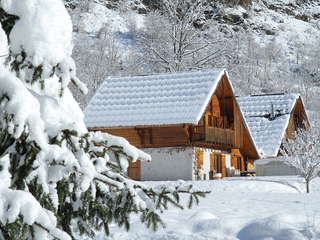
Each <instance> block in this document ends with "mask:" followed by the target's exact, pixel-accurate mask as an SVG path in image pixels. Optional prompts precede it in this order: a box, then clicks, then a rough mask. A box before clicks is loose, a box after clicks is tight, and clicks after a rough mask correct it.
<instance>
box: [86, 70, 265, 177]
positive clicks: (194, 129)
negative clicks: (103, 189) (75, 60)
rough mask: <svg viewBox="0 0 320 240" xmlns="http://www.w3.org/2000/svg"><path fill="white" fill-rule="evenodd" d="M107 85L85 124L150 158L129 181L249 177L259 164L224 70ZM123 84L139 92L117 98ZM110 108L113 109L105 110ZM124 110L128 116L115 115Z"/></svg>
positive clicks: (136, 166)
mask: <svg viewBox="0 0 320 240" xmlns="http://www.w3.org/2000/svg"><path fill="white" fill-rule="evenodd" d="M165 80H168V81H165ZM159 82H160V83H159ZM104 83H105V86H104V85H102V87H100V88H99V89H98V91H97V93H96V94H95V95H94V96H93V99H92V100H91V101H90V103H89V104H88V106H87V107H86V109H85V110H84V113H85V123H86V125H87V127H88V128H89V129H90V130H91V131H101V132H108V133H110V134H113V135H116V136H121V137H124V138H126V139H127V140H128V141H129V142H130V143H131V144H132V145H134V146H136V147H138V148H141V149H143V150H144V151H146V152H148V153H150V155H151V156H152V161H151V162H150V163H146V162H142V163H141V162H135V163H130V166H129V168H128V176H130V177H131V178H133V179H136V180H177V179H184V180H194V179H196V178H200V179H206V180H208V179H211V178H212V176H213V174H214V173H221V174H222V177H226V176H230V175H232V169H233V168H235V169H238V170H240V171H244V170H246V165H247V164H246V163H247V162H248V161H253V160H255V159H258V158H259V154H258V152H257V150H256V148H255V145H254V143H253V140H252V138H251V135H250V133H249V131H248V127H247V125H246V123H245V121H244V118H243V116H242V114H241V112H240V110H239V107H238V104H237V101H236V98H235V96H234V93H233V89H232V86H231V84H230V82H229V80H228V75H227V73H226V72H225V70H224V69H216V70H213V71H206V72H192V73H188V74H187V75H186V73H175V74H162V75H154V76H140V77H135V78H134V80H132V78H109V79H106V80H105V82H104ZM122 84H123V86H125V85H126V84H128V86H129V87H132V88H134V89H135V91H136V92H132V93H131V92H130V90H128V91H129V93H127V92H124V93H121V94H119V96H116V97H114V94H116V92H117V91H118V90H119V89H116V88H117V87H119V86H120V85H122ZM157 84H159V85H157ZM154 85H156V86H154ZM168 85H169V86H168ZM148 88H149V89H148ZM121 89H122V90H123V91H126V89H125V87H123V88H121ZM106 91H109V92H111V94H109V95H108V94H107V93H106V94H104V93H103V92H106ZM131 95H132V96H131ZM136 99H139V101H136ZM171 99H172V100H171ZM122 100H123V101H122ZM115 102H116V103H118V102H119V105H116V104H114V103H115ZM99 105H100V106H99ZM101 105H102V106H101ZM105 105H108V107H109V106H111V108H109V110H103V109H102V108H103V107H105ZM123 105H125V106H126V107H124V110H121V109H120V110H119V109H116V108H117V107H119V108H122V107H123ZM163 105H164V106H165V107H163ZM108 107H107V109H108ZM115 109H116V110H115ZM112 111H113V112H112ZM150 112H151V114H150ZM109 113H110V114H111V115H112V114H113V113H114V114H115V115H116V116H115V117H114V118H112V116H111V117H108V116H106V114H109ZM117 114H118V116H117ZM128 114H129V115H128ZM130 114H131V115H130ZM104 118H108V119H106V120H103V119H104ZM96 119H100V120H101V119H102V120H101V121H100V122H99V121H96Z"/></svg>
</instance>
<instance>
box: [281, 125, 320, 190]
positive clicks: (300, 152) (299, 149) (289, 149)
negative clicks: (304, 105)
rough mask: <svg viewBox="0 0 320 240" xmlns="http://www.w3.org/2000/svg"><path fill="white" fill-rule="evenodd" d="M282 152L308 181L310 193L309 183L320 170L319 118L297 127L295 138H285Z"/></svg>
mask: <svg viewBox="0 0 320 240" xmlns="http://www.w3.org/2000/svg"><path fill="white" fill-rule="evenodd" d="M281 153H282V154H283V156H284V157H285V159H286V162H287V163H288V164H289V165H291V166H292V167H295V168H296V169H297V172H298V173H299V174H300V175H301V176H302V177H303V178H304V179H305V181H306V190H307V193H309V190H310V188H309V183H310V181H311V180H312V179H314V178H315V177H317V174H318V172H319V170H320V129H319V120H317V121H315V122H313V123H312V124H311V125H310V126H307V124H305V127H304V128H300V129H297V131H296V133H295V139H285V140H284V141H283V149H282V150H281Z"/></svg>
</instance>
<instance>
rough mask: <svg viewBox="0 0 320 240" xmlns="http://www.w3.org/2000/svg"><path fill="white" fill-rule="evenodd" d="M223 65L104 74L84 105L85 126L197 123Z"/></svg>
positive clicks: (220, 75)
mask: <svg viewBox="0 0 320 240" xmlns="http://www.w3.org/2000/svg"><path fill="white" fill-rule="evenodd" d="M225 73H226V72H225V69H214V70H210V71H198V72H180V73H169V74H168V73H167V74H156V75H151V76H133V77H112V78H106V79H105V80H104V82H103V83H102V84H101V86H100V87H99V89H98V90H97V91H96V93H95V94H94V96H93V97H92V99H91V100H90V102H89V104H88V105H87V107H86V108H85V109H84V114H85V119H84V121H85V124H86V126H87V127H114V126H139V125H163V124H184V123H190V124H198V122H199V120H200V119H201V117H202V115H203V113H204V111H205V109H206V106H207V104H208V103H209V101H210V99H211V97H212V95H213V93H214V91H215V89H216V87H217V85H218V83H219V81H220V79H221V77H222V76H223V75H224V74H225Z"/></svg>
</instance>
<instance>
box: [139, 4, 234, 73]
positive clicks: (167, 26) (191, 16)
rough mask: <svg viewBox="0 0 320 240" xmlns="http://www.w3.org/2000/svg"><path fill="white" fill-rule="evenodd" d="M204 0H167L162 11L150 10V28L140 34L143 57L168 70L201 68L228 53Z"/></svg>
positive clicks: (156, 67)
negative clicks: (210, 18) (209, 16)
mask: <svg viewBox="0 0 320 240" xmlns="http://www.w3.org/2000/svg"><path fill="white" fill-rule="evenodd" d="M210 11H211V8H210V6H209V4H208V2H207V1H203V0H163V9H162V11H161V12H159V11H154V12H151V13H149V15H148V17H147V20H146V28H145V29H144V31H143V32H142V33H140V35H139V42H140V44H141V46H142V48H143V49H144V52H143V59H144V60H145V61H146V62H147V63H148V64H149V66H151V67H154V69H158V71H159V67H160V68H161V69H163V70H164V71H166V72H176V71H188V70H195V69H201V68H203V67H204V65H205V64H207V63H209V62H212V61H213V60H215V59H217V58H218V57H219V56H222V55H225V54H226V53H228V50H230V49H229V47H230V46H227V44H223V41H222V39H221V34H222V33H220V32H219V31H214V30H213V29H212V28H211V26H210V24H213V22H212V21H210V20H209V19H207V17H206V13H208V12H210Z"/></svg>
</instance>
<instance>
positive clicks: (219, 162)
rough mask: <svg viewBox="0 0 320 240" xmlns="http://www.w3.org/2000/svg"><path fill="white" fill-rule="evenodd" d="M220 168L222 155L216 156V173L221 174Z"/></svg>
mask: <svg viewBox="0 0 320 240" xmlns="http://www.w3.org/2000/svg"><path fill="white" fill-rule="evenodd" d="M220 167H221V155H216V154H215V155H214V170H216V172H220Z"/></svg>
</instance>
